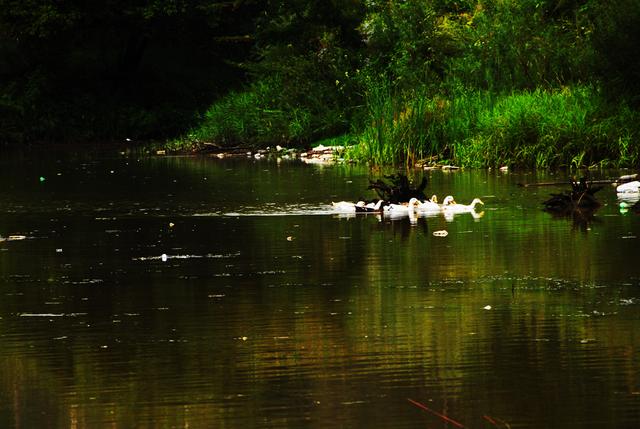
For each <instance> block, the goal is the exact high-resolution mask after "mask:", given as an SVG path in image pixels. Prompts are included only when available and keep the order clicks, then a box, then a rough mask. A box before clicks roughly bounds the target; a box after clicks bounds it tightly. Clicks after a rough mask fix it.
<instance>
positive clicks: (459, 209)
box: [442, 195, 484, 213]
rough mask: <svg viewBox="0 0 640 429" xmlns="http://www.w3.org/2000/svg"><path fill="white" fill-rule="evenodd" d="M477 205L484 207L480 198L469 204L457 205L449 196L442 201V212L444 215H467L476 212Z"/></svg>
mask: <svg viewBox="0 0 640 429" xmlns="http://www.w3.org/2000/svg"><path fill="white" fill-rule="evenodd" d="M478 204H482V205H484V203H483V202H482V200H481V199H480V198H474V199H473V201H471V204H469V205H464V204H458V203H456V201H455V200H454V199H453V197H452V196H451V195H447V196H446V197H445V199H444V200H443V201H442V211H443V212H445V213H469V212H474V211H475V210H476V206H477V205H478Z"/></svg>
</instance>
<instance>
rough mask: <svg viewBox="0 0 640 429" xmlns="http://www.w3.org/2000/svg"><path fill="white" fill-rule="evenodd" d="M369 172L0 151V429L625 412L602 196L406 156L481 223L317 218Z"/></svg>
mask: <svg viewBox="0 0 640 429" xmlns="http://www.w3.org/2000/svg"><path fill="white" fill-rule="evenodd" d="M387 173H388V172H387ZM623 173H625V172H620V171H615V172H600V171H597V172H592V176H593V177H594V178H602V177H612V176H616V175H619V174H623ZM381 174H382V172H380V171H371V170H369V169H368V168H367V167H363V166H348V165H347V166H345V165H342V166H329V167H327V166H318V165H306V164H303V163H300V162H295V161H286V160H285V161H281V162H276V161H273V160H256V159H224V160H220V159H217V158H206V157H200V158H197V157H139V156H136V155H134V154H119V153H117V152H114V153H109V152H108V153H106V154H105V153H100V154H87V153H85V154H71V153H55V152H53V153H50V154H47V155H43V154H42V153H36V154H28V153H27V154H11V155H9V154H2V159H1V160H0V237H1V238H0V240H2V241H1V242H0V427H2V428H36V427H60V428H66V427H69V428H97V427H112V428H114V427H117V428H129V427H138V428H141V427H149V428H150V427H164V428H170V427H180V428H186V427H189V428H200V427H203V428H205V427H206V428H212V427H216V428H218V427H219V428H227V427H228V428H249V427H251V428H253V427H256V428H257V427H260V428H327V427H332V428H333V427H344V428H360V427H362V428H425V427H428V428H453V427H463V426H464V427H467V428H493V427H499V428H508V427H510V428H598V429H603V428H611V429H613V428H616V429H620V428H635V427H638V425H639V424H640V260H639V259H638V255H639V254H640V253H639V250H640V247H639V240H640V239H639V237H640V216H638V215H637V214H634V213H633V212H631V211H628V212H625V210H621V208H620V205H619V201H618V200H617V197H616V194H615V192H614V190H613V188H610V187H605V189H603V190H602V191H600V192H599V193H598V194H597V196H598V198H599V200H600V201H601V202H602V203H603V206H602V207H601V208H600V209H599V210H598V211H597V212H596V213H595V216H594V217H593V218H592V219H589V220H587V221H583V220H581V219H572V218H555V217H553V216H551V215H550V214H548V213H545V212H543V211H542V210H541V202H542V201H543V200H545V199H546V197H547V196H548V194H549V193H550V192H558V191H560V190H562V189H563V188H562V187H544V188H541V187H540V188H522V187H519V186H517V183H519V182H539V181H561V180H565V179H566V178H567V176H566V174H565V173H557V174H550V173H546V172H542V173H531V172H529V173H527V172H522V173H518V172H499V171H453V172H443V171H434V172H425V173H422V172H412V174H413V178H414V179H415V180H419V179H420V178H421V177H422V175H423V174H424V175H425V176H426V177H427V178H428V179H429V185H428V187H427V192H428V194H429V195H431V194H432V193H435V194H437V195H438V196H439V197H440V198H442V197H444V196H445V195H447V194H452V195H454V196H455V197H456V199H457V200H458V201H459V202H469V201H471V199H472V198H474V197H480V198H481V199H482V200H483V201H484V202H485V206H484V210H483V212H482V216H476V217H474V216H471V215H470V214H461V215H456V216H455V217H453V218H445V217H443V216H441V215H438V216H431V217H417V218H411V219H410V218H408V217H399V218H394V219H388V218H380V217H378V216H375V215H359V216H353V217H350V216H345V215H338V214H336V213H334V212H333V211H332V209H331V207H330V202H331V201H337V200H343V199H351V200H352V199H357V198H358V197H360V196H364V197H368V198H371V197H373V194H371V193H370V191H367V190H366V187H367V184H368V179H377V178H380V177H381ZM440 231H446V232H447V233H448V235H446V236H444V237H443V236H440V235H438V234H435V235H434V232H440ZM9 238H10V239H9Z"/></svg>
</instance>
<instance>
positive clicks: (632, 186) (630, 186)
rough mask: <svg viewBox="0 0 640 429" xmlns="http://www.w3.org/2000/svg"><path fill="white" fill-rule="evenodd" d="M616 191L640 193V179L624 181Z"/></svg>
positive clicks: (620, 192)
mask: <svg viewBox="0 0 640 429" xmlns="http://www.w3.org/2000/svg"><path fill="white" fill-rule="evenodd" d="M616 192H617V193H619V194H638V193H640V181H637V180H634V181H633V182H627V183H623V184H622V185H619V186H618V187H617V188H616Z"/></svg>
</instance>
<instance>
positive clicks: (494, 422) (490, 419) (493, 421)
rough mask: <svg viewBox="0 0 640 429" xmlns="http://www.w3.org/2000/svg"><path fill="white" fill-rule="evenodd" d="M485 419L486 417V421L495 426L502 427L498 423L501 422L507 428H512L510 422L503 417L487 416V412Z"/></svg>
mask: <svg viewBox="0 0 640 429" xmlns="http://www.w3.org/2000/svg"><path fill="white" fill-rule="evenodd" d="M482 418H483V419H485V420H486V421H488V422H489V423H491V424H492V425H494V426H495V427H500V426H498V423H500V424H501V425H502V426H503V427H505V428H507V429H511V425H509V423H507V422H505V421H504V420H502V419H499V418H497V417H491V416H487V415H486V414H485V415H484V416H482Z"/></svg>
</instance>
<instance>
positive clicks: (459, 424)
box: [407, 398, 465, 429]
mask: <svg viewBox="0 0 640 429" xmlns="http://www.w3.org/2000/svg"><path fill="white" fill-rule="evenodd" d="M407 401H409V402H411V403H412V404H413V405H415V406H416V407H418V408H420V409H421V410H424V411H426V412H428V413H431V414H433V415H434V416H436V417H440V418H441V419H442V420H444V421H445V422H447V423H451V424H452V425H454V426H455V427H457V428H461V429H462V428H464V427H465V426H464V425H463V424H462V423H460V422H457V421H455V420H453V419H452V418H451V417H447V416H445V415H444V414H441V413H439V412H437V411H435V410H432V409H431V408H429V407H427V406H426V405H424V404H423V403H420V402H418V401H414V400H413V399H411V398H407Z"/></svg>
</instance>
